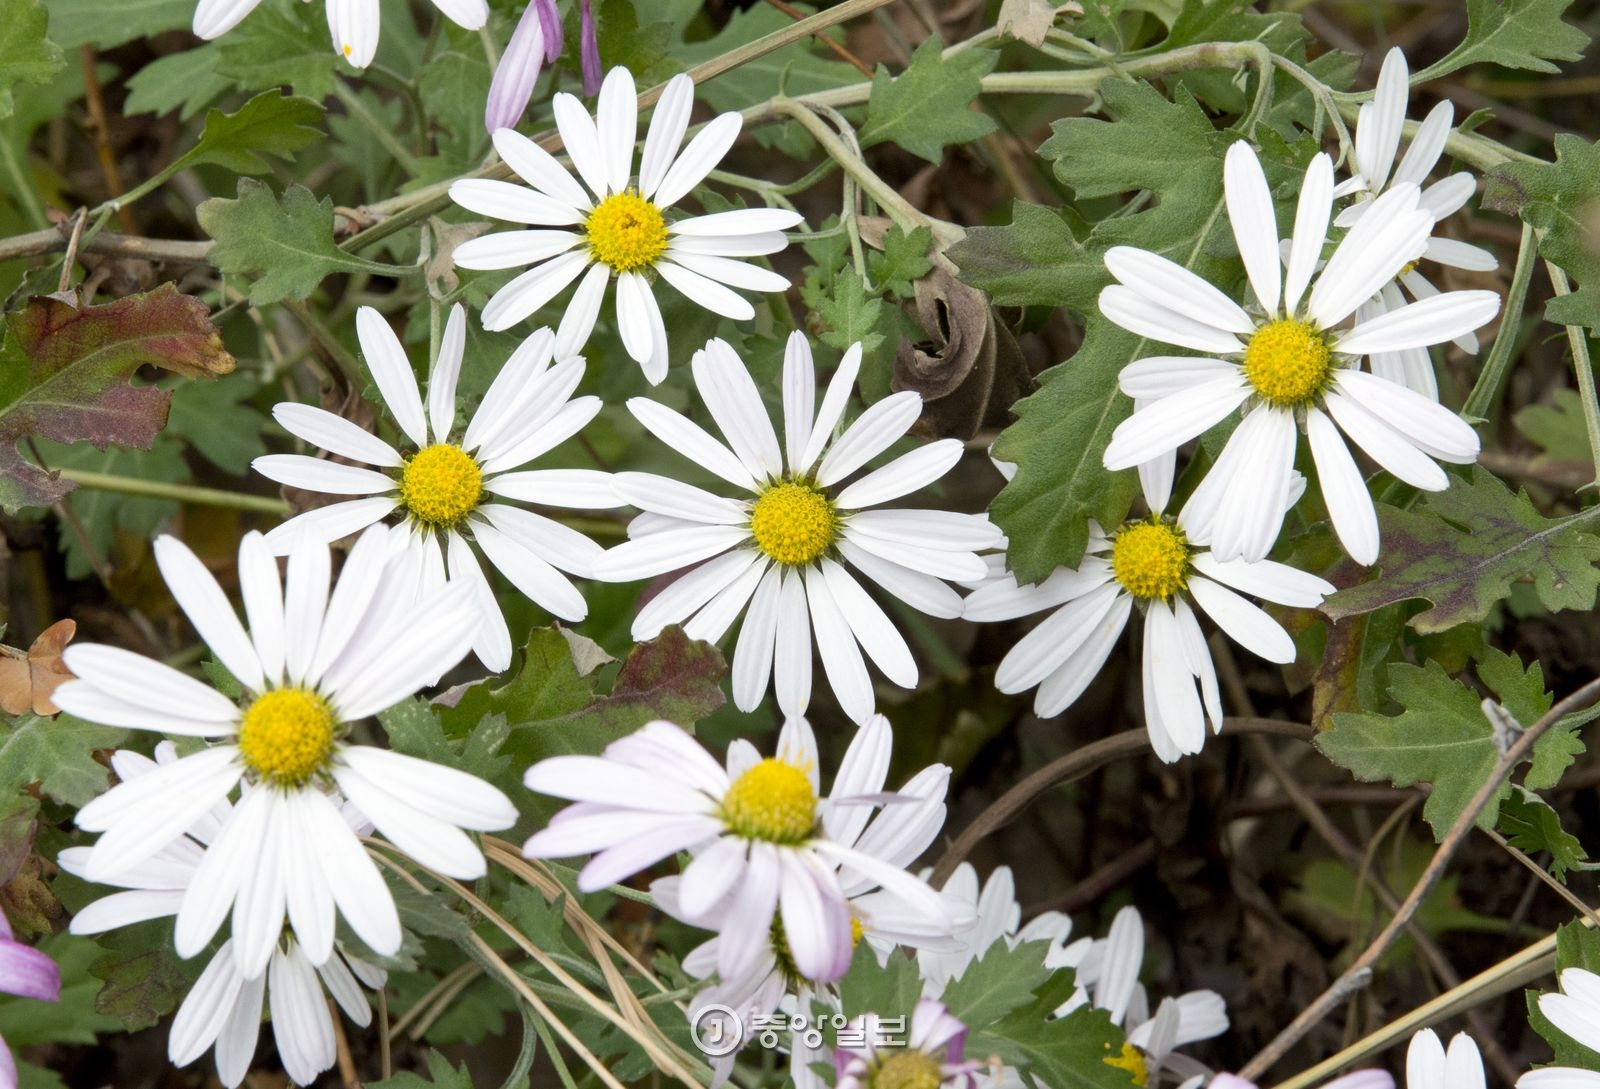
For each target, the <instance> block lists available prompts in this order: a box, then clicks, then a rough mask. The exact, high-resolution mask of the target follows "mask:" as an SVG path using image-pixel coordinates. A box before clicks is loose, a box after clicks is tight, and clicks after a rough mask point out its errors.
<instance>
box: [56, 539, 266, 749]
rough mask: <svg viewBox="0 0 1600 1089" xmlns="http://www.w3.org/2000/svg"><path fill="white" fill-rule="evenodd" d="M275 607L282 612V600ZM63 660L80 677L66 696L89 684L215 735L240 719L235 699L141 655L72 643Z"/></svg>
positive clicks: (70, 684)
mask: <svg viewBox="0 0 1600 1089" xmlns="http://www.w3.org/2000/svg"><path fill="white" fill-rule="evenodd" d="M257 539H259V538H257ZM276 574H277V569H276V568H273V575H274V576H276ZM279 609H280V615H281V610H282V605H281V604H280V605H279ZM280 626H281V619H280ZM62 661H63V662H64V663H65V664H66V667H67V668H68V669H70V670H71V671H72V672H73V674H74V675H76V676H77V677H78V678H79V681H78V682H77V683H74V682H72V681H69V682H67V684H66V685H63V686H62V687H61V688H58V689H57V690H56V691H57V692H67V693H69V694H70V693H72V692H76V691H82V690H83V688H84V687H85V686H92V688H93V689H94V690H96V691H97V692H99V693H100V694H101V695H103V696H107V697H110V698H112V699H115V700H117V701H120V702H125V703H129V704H132V705H134V706H136V707H141V708H146V709H148V710H150V711H153V712H156V713H158V714H159V713H166V714H170V715H174V716H178V717H181V718H183V719H186V720H193V721H195V722H197V723H205V724H208V725H214V726H215V727H217V729H216V731H215V733H228V732H230V731H231V729H232V727H233V724H234V723H236V722H237V721H238V718H239V708H238V707H237V706H236V705H235V704H234V703H233V701H232V700H230V699H228V698H227V697H226V696H224V695H222V694H221V693H220V692H218V691H217V690H216V689H214V688H212V687H211V686H210V685H206V684H202V683H200V682H199V681H197V680H195V679H194V678H192V677H189V676H186V675H185V674H182V673H179V672H178V671H177V670H176V669H173V668H172V667H171V666H169V665H167V664H165V663H163V662H158V661H156V660H155V659H153V658H146V657H144V656H143V655H142V654H134V653H133V652H132V651H128V650H123V649H121V648H120V647H110V646H105V645H103V644H100V643H74V644H73V645H71V646H69V647H67V648H66V650H65V652H64V653H63V654H62ZM69 698H70V695H69ZM73 714H78V712H76V711H75V712H73ZM83 717H91V716H83ZM91 720H92V721H93V719H92V717H91ZM201 736H210V735H201Z"/></svg>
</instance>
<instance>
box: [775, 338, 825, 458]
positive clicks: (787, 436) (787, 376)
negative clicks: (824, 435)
mask: <svg viewBox="0 0 1600 1089" xmlns="http://www.w3.org/2000/svg"><path fill="white" fill-rule="evenodd" d="M816 404H817V378H816V367H815V366H814V365H813V363H812V359H811V345H810V344H809V343H807V341H806V335H805V334H804V333H802V332H801V331H800V330H798V329H796V330H795V331H794V332H792V333H790V334H789V339H788V341H787V342H786V343H785V344H784V348H783V452H784V456H785V458H786V459H787V461H788V464H789V466H790V469H791V470H793V469H794V467H795V466H796V465H797V464H798V463H799V461H800V459H801V457H803V456H804V454H805V449H806V443H807V442H808V441H810V438H811V429H812V427H813V426H814V424H815V418H814V415H813V414H814V412H815V410H816Z"/></svg>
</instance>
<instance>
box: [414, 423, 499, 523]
mask: <svg viewBox="0 0 1600 1089" xmlns="http://www.w3.org/2000/svg"><path fill="white" fill-rule="evenodd" d="M482 498H483V470H481V469H479V468H478V463H477V462H476V461H474V460H472V455H471V454H469V453H467V452H466V451H465V450H463V449H461V447H459V446H452V445H450V444H449V443H447V442H441V443H435V444H434V445H432V446H428V447H425V448H423V449H421V450H418V451H417V452H416V453H415V454H414V455H412V457H411V460H410V461H408V462H406V467H405V468H404V469H403V470H401V472H400V502H401V503H402V504H403V505H404V506H405V508H406V510H407V511H408V512H409V513H410V515H411V516H412V517H413V518H415V519H416V520H417V521H419V522H421V523H423V524H424V525H427V526H433V527H438V528H448V527H450V526H453V525H456V524H457V523H459V522H460V521H461V520H462V519H463V518H465V517H466V516H467V515H468V514H470V513H471V512H472V511H473V509H474V508H476V507H477V505H478V500H480V499H482Z"/></svg>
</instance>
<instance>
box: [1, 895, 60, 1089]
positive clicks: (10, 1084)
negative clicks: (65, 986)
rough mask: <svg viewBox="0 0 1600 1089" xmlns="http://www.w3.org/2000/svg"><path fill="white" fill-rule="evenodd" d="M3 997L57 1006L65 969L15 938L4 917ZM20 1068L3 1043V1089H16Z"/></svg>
mask: <svg viewBox="0 0 1600 1089" xmlns="http://www.w3.org/2000/svg"><path fill="white" fill-rule="evenodd" d="M0 993H5V994H14V995H16V996H18V997H19V998H36V999H38V1000H39V1001H40V1002H54V1001H56V1000H57V999H58V998H60V997H61V969H60V968H57V967H56V962H55V961H53V960H51V959H50V958H49V957H48V956H46V955H45V954H44V953H41V952H40V951H39V950H37V949H35V948H33V947H32V946H31V945H24V944H22V943H21V942H19V941H17V940H16V939H15V938H13V937H12V936H11V924H10V923H9V922H7V921H6V917H5V915H4V913H0ZM16 1085H17V1064H16V1062H15V1061H14V1060H13V1059H12V1058H11V1049H10V1048H9V1047H7V1046H6V1042H5V1041H4V1040H0V1089H16Z"/></svg>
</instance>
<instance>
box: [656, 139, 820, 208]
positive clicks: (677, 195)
mask: <svg viewBox="0 0 1600 1089" xmlns="http://www.w3.org/2000/svg"><path fill="white" fill-rule="evenodd" d="M743 124H744V121H743V118H741V117H740V116H739V114H737V113H725V114H721V115H719V116H718V117H715V118H713V119H712V120H711V121H709V122H708V123H707V124H706V125H705V127H704V128H702V129H701V130H700V131H699V132H698V133H696V134H695V136H694V139H692V140H690V141H689V146H688V147H685V148H684V149H683V151H682V153H681V154H679V155H678V157H677V158H676V159H675V160H674V161H673V164H672V168H671V169H670V170H668V171H667V176H666V177H665V178H663V179H661V185H660V187H659V188H658V189H657V190H656V193H655V198H654V199H655V202H656V203H657V204H660V205H663V206H666V205H672V204H676V203H678V201H680V200H682V199H683V198H684V197H686V196H688V195H689V191H690V190H692V189H693V188H694V187H695V186H697V185H699V184H700V183H701V182H702V181H704V180H705V177H706V175H707V174H709V173H711V171H712V170H714V169H716V166H717V164H718V163H719V162H721V161H722V157H723V156H724V155H726V154H727V153H728V149H729V148H730V147H732V146H733V142H734V141H735V140H737V139H738V138H739V130H740V128H741V127H742V126H743ZM790 226H793V224H790Z"/></svg>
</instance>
